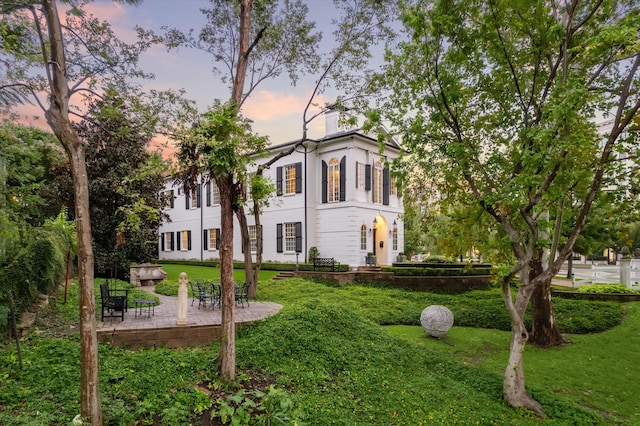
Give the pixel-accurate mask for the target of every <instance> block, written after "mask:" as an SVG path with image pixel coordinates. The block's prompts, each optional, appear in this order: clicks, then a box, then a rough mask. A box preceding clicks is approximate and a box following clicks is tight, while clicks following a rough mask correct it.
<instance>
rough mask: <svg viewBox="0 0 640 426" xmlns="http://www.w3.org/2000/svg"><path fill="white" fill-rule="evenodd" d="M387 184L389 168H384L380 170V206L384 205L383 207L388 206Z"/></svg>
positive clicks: (388, 190) (388, 189) (388, 186)
mask: <svg viewBox="0 0 640 426" xmlns="http://www.w3.org/2000/svg"><path fill="white" fill-rule="evenodd" d="M389 183H390V179H389V168H388V167H385V168H384V169H382V204H384V205H385V206H388V205H389V192H390V185H389Z"/></svg>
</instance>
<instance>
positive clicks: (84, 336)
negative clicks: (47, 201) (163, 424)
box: [0, 0, 148, 425]
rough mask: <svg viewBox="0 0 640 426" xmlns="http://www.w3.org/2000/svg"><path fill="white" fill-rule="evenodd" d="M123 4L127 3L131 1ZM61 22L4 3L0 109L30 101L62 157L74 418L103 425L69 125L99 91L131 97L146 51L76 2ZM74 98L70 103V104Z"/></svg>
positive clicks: (82, 213) (81, 199) (88, 255)
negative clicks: (69, 212)
mask: <svg viewBox="0 0 640 426" xmlns="http://www.w3.org/2000/svg"><path fill="white" fill-rule="evenodd" d="M130 2H134V1H133V0H132V1H130ZM69 4H70V7H69V9H68V11H67V13H66V16H65V17H64V19H61V18H60V15H59V13H58V7H57V4H56V1H55V0H42V1H35V0H32V1H28V2H22V1H20V2H19V1H15V2H14V1H3V2H2V3H1V10H2V20H1V24H0V27H1V28H2V31H3V34H7V35H8V36H7V37H3V40H2V44H3V45H2V47H3V49H2V51H0V61H1V62H2V63H3V64H4V65H6V66H5V67H3V68H2V74H0V105H1V106H3V107H5V108H6V107H9V106H11V105H15V104H16V103H21V102H35V103H36V104H37V105H38V106H39V107H40V108H41V110H42V112H43V113H44V116H45V118H46V122H47V124H48V125H49V127H50V128H51V130H52V131H53V133H54V134H55V136H56V138H57V139H58V140H59V141H60V143H61V144H62V146H63V147H64V149H65V151H66V153H67V156H68V158H69V163H70V169H71V175H72V178H73V189H74V199H75V217H76V225H77V237H78V278H79V287H80V291H79V298H78V304H79V309H80V364H81V374H80V396H81V397H80V411H81V415H82V416H83V418H84V419H85V420H86V421H88V422H90V423H91V424H96V425H99V424H102V412H101V408H100V386H99V377H98V346H97V335H96V320H95V302H94V290H93V267H94V254H93V249H92V244H91V243H92V241H91V225H90V212H89V182H88V178H87V167H86V159H85V150H86V145H85V143H84V141H83V140H82V139H81V138H80V137H79V135H78V132H77V130H76V129H75V127H74V125H73V123H72V119H71V118H72V116H81V115H82V110H81V108H80V106H81V103H80V102H81V101H82V100H83V99H84V100H86V99H88V98H91V97H94V96H99V94H98V92H97V91H98V90H100V88H101V87H103V85H112V86H113V87H116V88H117V90H118V91H119V92H120V93H127V94H131V92H132V91H134V89H133V88H132V87H131V86H129V85H127V80H126V79H127V78H129V77H131V76H135V77H137V78H141V77H146V75H145V74H143V73H142V72H140V71H139V70H138V69H137V68H136V60H137V57H138V55H139V53H140V52H141V51H143V50H144V49H145V48H146V47H147V46H148V44H145V43H139V44H136V45H127V44H125V43H123V42H121V41H120V40H118V39H117V38H116V37H115V36H114V34H113V32H112V30H111V27H110V26H109V24H108V23H106V22H101V21H99V20H98V19H96V18H94V17H93V16H88V15H86V14H85V13H84V12H83V11H82V9H81V5H82V4H83V2H79V1H75V0H72V1H69ZM72 98H73V101H72Z"/></svg>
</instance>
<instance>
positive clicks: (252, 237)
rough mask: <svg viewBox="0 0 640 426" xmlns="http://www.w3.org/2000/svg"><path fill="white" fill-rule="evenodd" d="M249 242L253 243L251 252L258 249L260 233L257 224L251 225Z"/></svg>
mask: <svg viewBox="0 0 640 426" xmlns="http://www.w3.org/2000/svg"><path fill="white" fill-rule="evenodd" d="M249 244H251V253H255V252H257V251H258V233H257V232H256V226H255V225H249Z"/></svg>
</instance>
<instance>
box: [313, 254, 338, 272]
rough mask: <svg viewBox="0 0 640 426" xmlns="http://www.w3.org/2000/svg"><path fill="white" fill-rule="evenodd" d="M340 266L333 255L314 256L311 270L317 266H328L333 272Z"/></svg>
mask: <svg viewBox="0 0 640 426" xmlns="http://www.w3.org/2000/svg"><path fill="white" fill-rule="evenodd" d="M339 267H340V263H339V262H336V260H335V259H334V258H333V257H315V258H314V259H313V270H314V271H315V270H316V269H318V268H328V269H331V272H335V271H336V269H338V268H339Z"/></svg>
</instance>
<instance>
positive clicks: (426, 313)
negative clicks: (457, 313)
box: [420, 305, 453, 338]
mask: <svg viewBox="0 0 640 426" xmlns="http://www.w3.org/2000/svg"><path fill="white" fill-rule="evenodd" d="M420 324H422V328H424V331H426V332H427V334H428V335H429V336H431V337H437V338H440V337H442V336H444V335H445V334H447V332H448V331H449V329H450V328H451V326H453V312H451V311H450V310H449V309H448V308H447V307H446V306H442V305H431V306H428V307H426V308H424V310H423V311H422V313H421V314H420Z"/></svg>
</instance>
